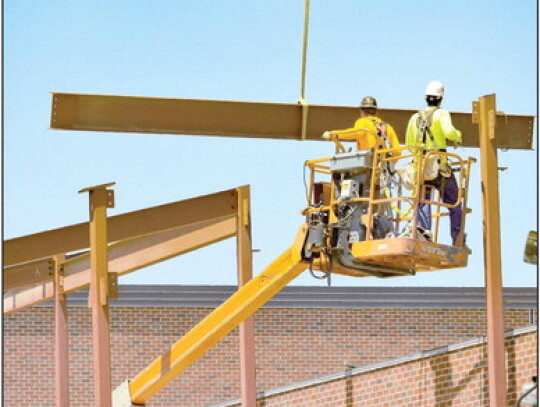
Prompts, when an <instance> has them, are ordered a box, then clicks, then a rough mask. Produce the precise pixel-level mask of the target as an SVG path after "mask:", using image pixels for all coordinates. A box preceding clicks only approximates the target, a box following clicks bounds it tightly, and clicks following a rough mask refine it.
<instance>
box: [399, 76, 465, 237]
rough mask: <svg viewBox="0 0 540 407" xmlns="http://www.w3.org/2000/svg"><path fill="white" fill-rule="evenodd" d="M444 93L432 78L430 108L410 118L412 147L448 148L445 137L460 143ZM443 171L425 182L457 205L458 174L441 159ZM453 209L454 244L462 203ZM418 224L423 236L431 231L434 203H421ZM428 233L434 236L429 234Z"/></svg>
mask: <svg viewBox="0 0 540 407" xmlns="http://www.w3.org/2000/svg"><path fill="white" fill-rule="evenodd" d="M443 96H444V86H443V84H442V83H441V82H439V81H432V82H430V83H428V85H427V87H426V92H425V97H426V103H427V108H426V109H424V110H420V111H418V112H417V113H415V114H414V115H413V116H412V117H411V119H410V120H409V124H408V125H407V132H406V135H405V142H406V144H407V145H409V146H420V147H423V148H424V150H426V151H429V150H439V151H446V140H450V141H453V142H456V143H461V132H460V131H459V130H457V129H456V128H455V127H454V126H453V125H452V119H451V117H450V112H448V110H444V109H441V107H440V106H441V103H442V99H443ZM439 161H440V170H439V172H438V173H437V175H436V177H435V178H434V179H433V180H430V181H426V182H425V183H426V184H427V185H432V186H434V187H435V188H437V190H439V192H440V193H441V195H442V200H443V202H444V203H446V204H454V203H456V200H457V198H458V195H459V187H458V185H457V182H456V177H455V176H454V174H453V173H452V171H451V170H450V169H449V168H448V167H447V166H446V160H445V159H441V160H439ZM430 194H431V190H429V191H428V192H427V193H426V197H425V198H426V199H429V198H430ZM448 210H449V211H450V235H451V236H452V244H453V245H455V244H456V242H457V240H458V237H459V235H460V233H461V213H462V207H461V204H460V205H458V206H456V207H455V208H449V209H448ZM418 226H419V228H421V230H420V231H421V232H423V234H424V236H426V233H425V232H426V231H430V230H431V206H430V205H427V204H421V205H420V208H419V212H418ZM427 236H429V237H430V236H431V235H430V233H428V234H427Z"/></svg>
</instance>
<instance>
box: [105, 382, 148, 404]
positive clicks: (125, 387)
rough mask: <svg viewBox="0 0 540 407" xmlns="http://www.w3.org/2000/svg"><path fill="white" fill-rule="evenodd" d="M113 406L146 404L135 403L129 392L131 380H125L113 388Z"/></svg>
mask: <svg viewBox="0 0 540 407" xmlns="http://www.w3.org/2000/svg"><path fill="white" fill-rule="evenodd" d="M112 407H144V404H133V403H132V402H131V395H130V394H129V380H125V381H123V382H122V383H120V385H119V386H118V387H117V388H116V389H114V390H113V393H112Z"/></svg>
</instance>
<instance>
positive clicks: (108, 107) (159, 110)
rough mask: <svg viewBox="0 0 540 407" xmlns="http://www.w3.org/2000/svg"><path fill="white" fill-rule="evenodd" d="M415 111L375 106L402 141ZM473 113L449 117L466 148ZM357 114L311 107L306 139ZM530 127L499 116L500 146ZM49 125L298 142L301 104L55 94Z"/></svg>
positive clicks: (472, 134) (527, 140)
mask: <svg viewBox="0 0 540 407" xmlns="http://www.w3.org/2000/svg"><path fill="white" fill-rule="evenodd" d="M415 112H416V111H415V110H405V109H379V115H380V116H381V117H382V118H383V119H384V120H385V121H387V122H388V123H391V124H392V125H393V126H394V128H395V129H396V131H397V133H398V136H399V137H400V141H401V142H403V141H404V136H405V129H406V126H407V123H408V120H409V118H410V117H411V116H412V115H413V113H415ZM471 115H472V114H471V113H462V112H452V121H453V123H454V125H455V126H456V128H458V129H460V130H461V131H462V133H463V145H464V146H465V147H479V140H478V125H477V124H474V123H472V122H471ZM357 118H358V108H356V107H345V106H322V105H310V106H309V118H308V121H307V129H306V140H320V137H321V135H322V133H323V132H324V131H326V130H331V129H340V128H344V127H348V126H351V125H352V124H353V123H354V121H355V120H356V119H357ZM533 125H534V116H531V115H503V114H501V115H497V133H498V135H497V141H498V148H506V149H531V148H532V139H533V137H532V135H533ZM51 128H52V129H63V130H84V131H113V132H128V133H164V134H186V135H206V136H221V137H240V138H265V139H284V140H300V138H301V134H302V106H301V105H298V104H283V103H260V102H236V101H220V100H198V99H172V98H169V99H165V98H153V97H135V96H108V95H85V94H72V93H53V94H52V114H51Z"/></svg>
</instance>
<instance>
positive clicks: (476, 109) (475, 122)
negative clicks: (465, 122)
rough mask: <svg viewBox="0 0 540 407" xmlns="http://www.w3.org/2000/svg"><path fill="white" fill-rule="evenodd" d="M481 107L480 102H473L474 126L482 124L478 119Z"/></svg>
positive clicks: (472, 116)
mask: <svg viewBox="0 0 540 407" xmlns="http://www.w3.org/2000/svg"><path fill="white" fill-rule="evenodd" d="M479 105H480V104H479V102H478V101H474V102H472V115H471V118H472V122H473V123H474V124H478V123H480V118H479V117H478V111H479V109H480V106H479Z"/></svg>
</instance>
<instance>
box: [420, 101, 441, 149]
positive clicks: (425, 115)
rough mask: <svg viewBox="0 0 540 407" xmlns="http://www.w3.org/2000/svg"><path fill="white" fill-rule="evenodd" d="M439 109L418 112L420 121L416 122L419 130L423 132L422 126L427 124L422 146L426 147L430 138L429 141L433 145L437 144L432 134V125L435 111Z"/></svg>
mask: <svg viewBox="0 0 540 407" xmlns="http://www.w3.org/2000/svg"><path fill="white" fill-rule="evenodd" d="M437 109H438V107H436V108H435V109H433V110H427V109H426V110H419V111H418V119H417V121H416V127H417V128H418V130H422V129H421V126H422V123H423V122H425V128H424V129H423V134H422V145H423V146H424V148H425V146H426V137H429V141H430V142H431V144H435V143H434V140H433V135H432V134H431V125H432V124H433V116H434V115H435V111H436V110H437Z"/></svg>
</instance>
